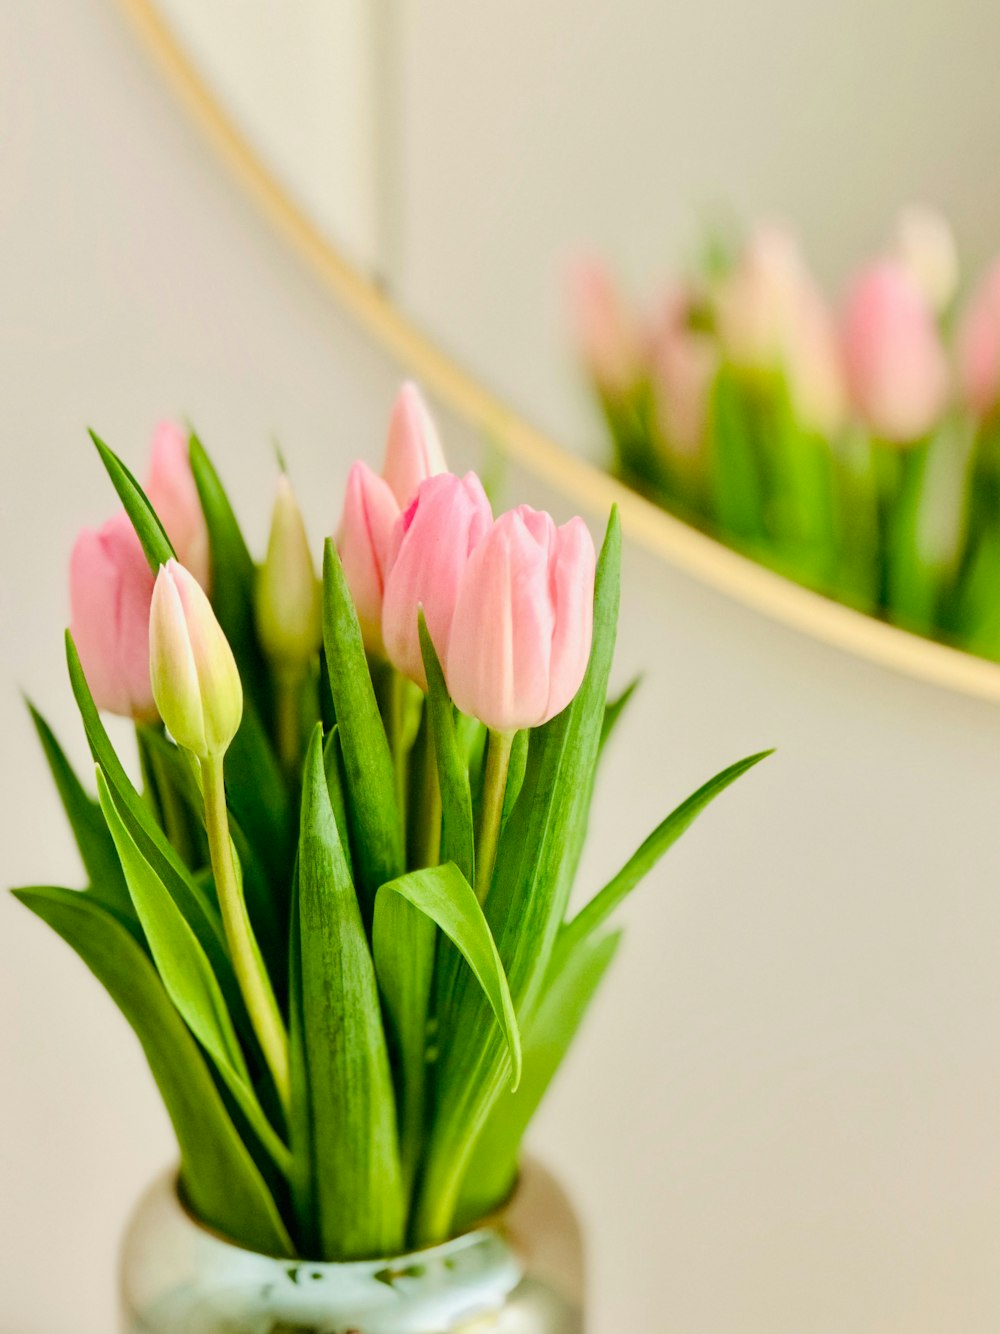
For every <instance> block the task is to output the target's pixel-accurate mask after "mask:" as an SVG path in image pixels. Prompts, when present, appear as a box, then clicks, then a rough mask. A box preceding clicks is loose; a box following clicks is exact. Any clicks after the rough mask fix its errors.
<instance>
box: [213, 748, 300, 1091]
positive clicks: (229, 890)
mask: <svg viewBox="0 0 1000 1334" xmlns="http://www.w3.org/2000/svg"><path fill="white" fill-rule="evenodd" d="M201 778H202V789H203V791H204V794H205V828H206V831H207V833H208V846H209V852H210V854H211V859H212V873H213V874H214V876H215V888H216V892H217V894H218V896H219V908H220V910H221V912H222V925H223V929H224V930H225V933H226V943H227V944H228V946H229V954H230V957H231V959H232V962H233V971H234V972H235V974H236V980H237V982H238V984H239V988H240V991H241V993H242V995H243V999H244V1001H245V1002H246V1007H247V1013H248V1014H249V1016H250V1022H251V1024H252V1025H253V1029H254V1032H255V1033H256V1034H257V1040H258V1041H259V1042H260V1047H261V1051H262V1052H263V1054H264V1059H265V1061H266V1062H267V1066H268V1069H269V1070H270V1071H271V1078H272V1079H273V1080H274V1086H275V1089H276V1090H277V1093H278V1097H279V1099H280V1101H281V1105H282V1108H283V1110H284V1112H285V1114H286V1116H287V1114H288V1110H289V1107H290V1103H291V1089H290V1083H289V1073H288V1034H287V1033H286V1031H285V1025H284V1022H283V1020H282V1018H281V1011H280V1010H279V1009H278V1002H277V1001H276V1000H275V996H274V991H273V989H272V987H271V981H270V978H269V977H268V975H267V970H266V969H265V967H264V962H263V960H262V958H261V955H260V949H259V947H258V945H257V941H256V939H255V938H254V934H253V927H252V926H251V924H250V917H249V915H248V913H247V906H246V900H245V899H244V897H243V886H242V885H241V884H240V880H239V877H238V875H237V873H236V863H235V861H234V859H233V858H234V854H233V846H232V840H231V838H230V834H229V816H228V814H227V811H226V788H225V781H224V777H223V765H222V757H221V756H216V757H213V758H211V759H205V760H202V762H201Z"/></svg>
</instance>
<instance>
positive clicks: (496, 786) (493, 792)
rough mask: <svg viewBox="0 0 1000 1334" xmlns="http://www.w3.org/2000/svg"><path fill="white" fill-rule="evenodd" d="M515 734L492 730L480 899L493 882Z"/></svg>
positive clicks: (479, 842)
mask: <svg viewBox="0 0 1000 1334" xmlns="http://www.w3.org/2000/svg"><path fill="white" fill-rule="evenodd" d="M515 736H516V733H515V732H494V731H493V730H492V729H491V730H490V736H489V744H488V746H487V750H486V772H485V774H484V775H483V803H482V809H481V811H480V814H479V834H478V837H477V839H476V897H477V898H478V899H479V902H480V903H485V902H486V896H487V894H488V893H489V892H490V885H491V884H492V883H493V867H494V865H495V863H496V859H497V844H498V843H499V841H500V824H501V821H502V820H503V799H504V794H505V793H506V791H507V770H508V769H509V768H510V749H511V746H512V745H513V744H514V737H515Z"/></svg>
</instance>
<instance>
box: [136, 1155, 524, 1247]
mask: <svg viewBox="0 0 1000 1334" xmlns="http://www.w3.org/2000/svg"><path fill="white" fill-rule="evenodd" d="M534 1166H535V1165H534V1162H533V1160H532V1159H531V1157H530V1155H529V1156H526V1157H525V1158H524V1160H523V1161H522V1163H521V1164H520V1165H519V1167H518V1174H517V1178H516V1180H515V1182H514V1185H513V1186H512V1187H511V1190H510V1193H509V1194H508V1195H507V1197H506V1199H504V1201H503V1202H502V1203H501V1204H498V1205H497V1206H496V1208H495V1209H492V1210H491V1211H490V1212H489V1213H488V1214H484V1215H483V1217H482V1218H480V1219H478V1220H477V1221H476V1222H475V1223H473V1224H471V1225H470V1226H469V1227H466V1228H463V1229H462V1231H461V1232H457V1233H455V1235H454V1236H451V1237H447V1238H446V1239H445V1240H444V1241H436V1242H433V1243H432V1244H431V1245H429V1246H417V1247H413V1248H412V1249H411V1248H407V1249H405V1250H402V1251H397V1252H395V1253H393V1254H389V1255H384V1254H383V1255H372V1256H363V1257H358V1258H355V1259H353V1260H317V1259H313V1258H312V1257H310V1256H307V1255H297V1256H288V1255H275V1254H273V1253H272V1252H269V1251H257V1250H254V1249H253V1247H251V1246H244V1245H243V1244H242V1243H241V1242H239V1241H236V1240H235V1238H233V1237H230V1236H228V1235H227V1234H226V1233H225V1232H222V1231H220V1230H219V1229H218V1228H215V1227H213V1226H212V1225H211V1224H210V1223H206V1222H205V1221H204V1219H202V1218H199V1217H198V1215H197V1214H196V1213H195V1212H194V1210H193V1209H192V1208H191V1206H190V1204H189V1203H188V1201H187V1200H186V1199H185V1198H184V1191H183V1190H182V1188H181V1172H180V1166H179V1165H174V1166H172V1167H169V1168H167V1169H166V1170H165V1171H164V1172H162V1173H161V1174H160V1175H159V1177H157V1178H156V1179H155V1181H154V1188H155V1186H156V1185H157V1184H158V1183H162V1184H164V1185H166V1186H167V1188H168V1190H169V1193H170V1196H171V1198H172V1199H173V1201H174V1203H175V1204H176V1205H177V1207H178V1208H179V1209H180V1211H181V1213H182V1214H183V1215H184V1217H185V1219H187V1221H188V1222H189V1223H190V1224H191V1226H192V1227H194V1228H197V1229H198V1231H199V1232H202V1233H204V1234H205V1235H206V1236H208V1237H211V1238H212V1240H213V1241H214V1242H215V1243H217V1244H218V1245H220V1246H227V1247H229V1248H230V1249H231V1250H233V1251H239V1252H242V1253H243V1254H244V1255H252V1256H262V1257H265V1258H266V1259H268V1260H273V1261H274V1262H275V1263H276V1264H281V1265H284V1266H285V1267H286V1268H289V1269H292V1268H295V1267H296V1266H297V1265H298V1266H301V1265H306V1266H307V1267H308V1268H310V1269H338V1270H344V1269H350V1268H354V1269H355V1270H356V1271H357V1272H361V1271H362V1270H371V1269H373V1268H379V1267H381V1268H385V1267H388V1266H392V1267H394V1268H395V1267H399V1266H404V1267H405V1266H407V1265H408V1264H409V1263H414V1264H419V1263H420V1262H421V1261H427V1260H432V1259H434V1258H435V1257H436V1256H438V1255H441V1254H442V1253H443V1252H446V1251H448V1250H453V1249H457V1248H460V1247H462V1246H465V1245H471V1244H474V1243H475V1242H476V1241H477V1240H481V1239H483V1238H486V1237H489V1236H496V1234H497V1233H498V1232H501V1231H503V1220H504V1216H505V1215H506V1213H507V1212H508V1210H509V1209H510V1208H511V1206H512V1205H513V1203H514V1201H515V1199H516V1198H517V1196H518V1194H519V1193H520V1191H521V1183H522V1178H523V1177H524V1175H525V1174H526V1173H527V1174H529V1175H530V1173H531V1172H532V1171H533V1170H534Z"/></svg>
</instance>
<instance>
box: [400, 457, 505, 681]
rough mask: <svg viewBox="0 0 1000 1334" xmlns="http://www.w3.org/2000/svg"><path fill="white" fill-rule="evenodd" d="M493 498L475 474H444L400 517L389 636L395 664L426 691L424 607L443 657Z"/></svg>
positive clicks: (424, 488) (426, 486) (430, 480)
mask: <svg viewBox="0 0 1000 1334" xmlns="http://www.w3.org/2000/svg"><path fill="white" fill-rule="evenodd" d="M492 519H493V513H492V510H491V509H490V502H489V500H488V499H487V498H486V492H485V491H484V490H483V485H482V482H480V480H479V478H478V477H477V476H476V474H475V473H472V472H470V473H468V474H467V475H466V476H465V477H456V476H454V475H453V474H452V473H442V474H440V475H439V476H437V477H430V478H428V480H427V481H426V482H424V483H423V484H422V485H421V487H420V489H419V491H418V492H417V495H416V498H415V499H414V500H413V501H412V503H411V504H410V505H409V507H408V508H407V509H406V510H405V511H404V512H403V513H402V514H401V515H400V516H399V518H398V519H397V520H396V523H395V526H394V528H393V530H392V536H391V539H390V542H389V551H388V557H387V561H386V577H385V596H384V600H383V605H382V636H383V639H384V642H385V650H386V655H387V657H388V659H389V661H390V662H391V663H392V665H393V666H394V667H395V668H396V669H397V670H398V671H400V672H402V673H403V674H404V675H405V676H408V677H409V678H410V680H411V681H415V682H416V683H417V685H419V686H420V687H421V688H422V689H426V687H427V680H426V676H425V674H424V664H423V658H422V656H421V652H420V636H419V629H418V612H419V610H420V608H421V607H423V610H424V617H425V619H426V621H427V630H428V633H429V634H430V637H431V641H432V643H433V644H434V648H435V650H436V652H437V655H438V657H439V658H440V659H441V661H442V663H444V662H445V661H446V660H447V656H448V643H449V639H450V634H451V622H452V617H453V615H454V612H455V598H456V597H457V595H458V588H459V583H460V581H461V578H462V575H463V572H464V570H465V567H466V564H467V563H468V560H469V555H470V553H471V552H472V550H473V549H474V548H475V546H476V544H477V543H478V542H479V541H480V540H481V539H482V538H483V537H484V536H485V535H486V533H487V532H488V531H489V528H490V524H491V522H492Z"/></svg>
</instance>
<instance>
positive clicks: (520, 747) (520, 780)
mask: <svg viewBox="0 0 1000 1334" xmlns="http://www.w3.org/2000/svg"><path fill="white" fill-rule="evenodd" d="M530 747H531V733H530V732H529V731H527V729H524V728H522V729H521V731H519V732H515V733H514V740H513V741H512V743H511V747H510V760H509V762H508V766H507V783H506V786H505V788H504V794H503V811H502V813H501V817H500V829H501V832H502V831H503V829H504V828H505V827H506V825H507V821H508V819H509V818H510V814H511V811H513V809H514V807H515V806H516V805H517V799H518V797H519V796H520V795H521V788H522V787H523V786H524V775H525V774H526V773H527V771H528V751H529V749H530Z"/></svg>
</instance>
